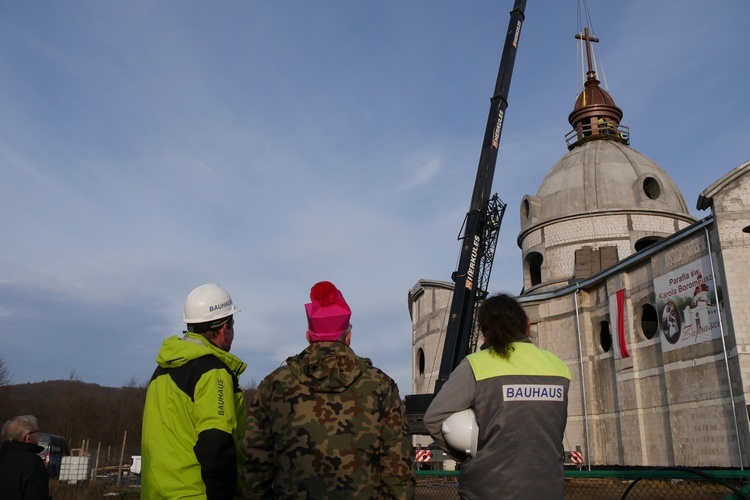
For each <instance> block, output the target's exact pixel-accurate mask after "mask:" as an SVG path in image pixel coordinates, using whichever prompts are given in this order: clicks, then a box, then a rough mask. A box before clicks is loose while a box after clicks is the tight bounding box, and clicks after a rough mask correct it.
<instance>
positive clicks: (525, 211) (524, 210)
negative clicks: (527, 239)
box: [521, 198, 531, 219]
mask: <svg viewBox="0 0 750 500" xmlns="http://www.w3.org/2000/svg"><path fill="white" fill-rule="evenodd" d="M530 213H531V207H530V206H529V200H528V199H527V198H524V200H523V202H522V203H521V217H523V218H524V219H528V218H529V214H530Z"/></svg>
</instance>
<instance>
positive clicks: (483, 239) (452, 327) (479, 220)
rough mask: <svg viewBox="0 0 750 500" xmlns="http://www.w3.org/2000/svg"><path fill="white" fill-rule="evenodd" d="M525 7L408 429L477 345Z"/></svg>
mask: <svg viewBox="0 0 750 500" xmlns="http://www.w3.org/2000/svg"><path fill="white" fill-rule="evenodd" d="M525 8H526V0H515V4H514V6H513V10H512V11H511V12H510V21H509V23H508V32H507V34H506V37H505V45H504V47H503V54H502V57H501V59H500V69H499V70H498V75H497V82H496V83H495V92H494V94H493V96H492V98H491V99H490V111H489V116H488V118H487V127H486V129H485V132H484V141H483V143H482V152H481V155H480V157H479V168H478V169H477V176H476V180H475V182H474V192H473V194H472V197H471V204H470V206H469V211H468V212H467V214H466V218H465V219H464V223H463V225H462V230H463V236H459V240H460V241H461V252H460V255H459V262H458V268H457V270H456V271H455V272H454V273H453V274H452V279H453V282H454V286H453V298H452V300H451V306H450V311H449V317H448V324H447V328H446V333H445V343H444V345H443V354H442V358H441V361H440V369H439V372H438V378H437V380H436V381H435V391H434V393H433V394H414V395H411V396H406V414H407V419H408V422H409V432H410V433H411V434H427V430H426V429H425V427H424V423H423V421H422V420H423V417H424V414H425V412H426V411H427V407H428V406H429V405H430V402H431V401H432V399H433V398H434V395H435V394H437V393H438V391H439V390H440V388H441V387H442V386H443V384H444V383H445V381H446V380H448V376H449V375H450V374H451V372H452V371H453V370H454V369H455V368H456V367H457V366H458V364H459V363H460V362H461V360H462V359H463V358H465V357H466V355H467V354H469V353H471V352H473V351H474V350H476V342H477V340H476V339H477V336H476V335H475V334H474V311H475V310H476V306H477V304H478V302H480V301H481V300H482V299H484V298H485V297H486V295H487V286H488V284H489V278H490V273H491V271H492V261H493V259H494V256H495V248H496V245H497V237H498V234H499V231H500V224H501V222H502V217H503V215H504V213H505V203H503V202H502V201H501V200H500V199H499V198H498V196H497V194H495V195H493V196H490V194H489V193H490V191H491V189H492V180H493V177H494V174H495V164H496V163H497V153H498V148H499V146H500V135H501V134H502V130H503V119H504V117H505V110H506V108H507V107H508V92H509V90H510V80H511V76H512V74H513V65H514V63H515V60H516V51H517V49H518V42H519V38H520V36H521V26H522V25H523V21H524V19H525V16H524V10H525Z"/></svg>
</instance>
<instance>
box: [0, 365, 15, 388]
mask: <svg viewBox="0 0 750 500" xmlns="http://www.w3.org/2000/svg"><path fill="white" fill-rule="evenodd" d="M11 383H13V377H12V376H11V374H10V369H9V368H8V367H7V366H5V361H3V358H0V387H2V386H4V385H10V384H11Z"/></svg>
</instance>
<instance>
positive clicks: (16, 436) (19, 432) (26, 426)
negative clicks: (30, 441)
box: [1, 415, 39, 442]
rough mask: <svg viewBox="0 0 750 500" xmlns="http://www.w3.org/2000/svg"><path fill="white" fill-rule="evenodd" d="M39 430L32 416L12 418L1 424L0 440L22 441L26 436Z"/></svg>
mask: <svg viewBox="0 0 750 500" xmlns="http://www.w3.org/2000/svg"><path fill="white" fill-rule="evenodd" d="M38 430H39V424H38V422H37V420H36V417H35V416H34V415H21V416H20V417H13V418H11V419H10V420H8V421H7V422H5V424H3V430H2V438H1V440H2V441H3V442H5V441H23V440H24V439H26V436H28V435H29V434H31V433H32V432H37V431H38Z"/></svg>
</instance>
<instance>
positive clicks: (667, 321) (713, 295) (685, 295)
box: [654, 255, 721, 351]
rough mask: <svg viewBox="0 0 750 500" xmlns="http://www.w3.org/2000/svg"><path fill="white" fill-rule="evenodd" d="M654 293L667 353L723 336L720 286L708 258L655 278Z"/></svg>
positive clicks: (662, 339)
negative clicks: (720, 313)
mask: <svg viewBox="0 0 750 500" xmlns="http://www.w3.org/2000/svg"><path fill="white" fill-rule="evenodd" d="M654 291H655V292H656V310H657V311H658V314H659V331H661V345H662V349H663V350H664V351H672V350H674V349H679V348H680V347H684V346H687V345H694V344H699V343H701V342H706V341H707V340H711V339H717V338H720V337H721V329H720V327H719V307H718V304H719V300H717V297H718V296H720V295H721V286H720V285H717V282H716V280H714V276H713V275H712V273H711V261H710V259H709V258H708V256H707V255H706V256H705V257H701V258H700V259H698V260H696V261H694V262H692V263H690V264H688V265H685V266H682V267H680V268H679V269H675V270H674V271H672V272H671V273H668V274H665V275H663V276H659V277H658V278H655V279H654ZM717 291H718V292H717Z"/></svg>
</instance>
